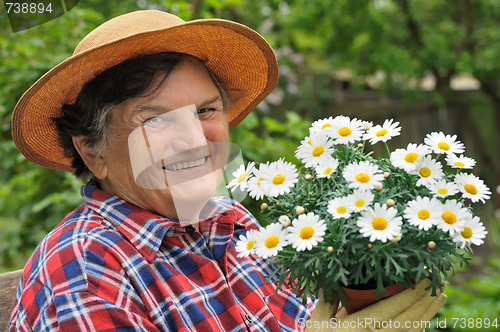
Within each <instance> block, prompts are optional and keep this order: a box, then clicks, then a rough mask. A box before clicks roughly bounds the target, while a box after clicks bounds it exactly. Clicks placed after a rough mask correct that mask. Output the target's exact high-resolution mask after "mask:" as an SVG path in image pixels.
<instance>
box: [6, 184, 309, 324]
mask: <svg viewBox="0 0 500 332" xmlns="http://www.w3.org/2000/svg"><path fill="white" fill-rule="evenodd" d="M82 196H83V198H84V200H85V202H84V204H82V205H81V206H80V207H78V208H77V209H76V210H75V211H73V212H72V213H71V214H69V215H68V216H67V217H66V218H65V219H64V220H63V221H62V222H61V224H59V226H57V227H56V228H55V229H54V230H53V231H52V232H51V233H50V234H49V235H47V237H46V238H45V239H44V240H43V241H42V242H41V243H40V245H39V246H38V248H37V249H36V250H35V252H34V253H33V255H32V257H31V258H30V260H29V261H28V263H27V265H26V267H25V269H24V275H23V279H22V280H21V284H20V286H19V290H18V294H17V300H16V303H15V305H14V311H13V313H12V317H11V321H10V331H11V332H13V331H110V332H111V331H203V332H208V331H242V330H243V331H245V330H249V331H295V330H303V326H304V325H303V324H299V322H302V323H303V322H304V321H305V320H307V319H309V317H310V311H312V304H311V302H308V306H303V305H301V300H300V299H297V298H296V297H295V296H294V294H293V293H291V292H290V290H289V289H286V288H282V289H280V290H278V292H277V293H275V287H276V286H275V284H268V283H266V282H265V278H264V276H265V275H268V274H269V273H270V272H271V271H272V268H271V267H270V266H269V265H268V264H267V263H266V262H265V261H263V260H261V259H259V258H257V257H255V256H251V257H247V258H237V257H236V256H237V253H236V251H235V244H236V241H237V240H238V238H239V236H240V235H241V234H244V233H245V230H249V229H252V228H254V229H256V228H258V224H257V222H256V221H255V219H254V217H253V216H252V215H251V214H250V213H249V212H248V211H247V210H246V209H245V208H244V207H243V206H242V205H240V204H239V203H237V202H235V201H233V200H230V199H228V198H218V199H216V200H213V201H211V204H210V205H209V207H210V208H209V213H208V216H209V217H208V218H206V219H205V220H203V221H202V222H200V232H197V231H196V229H195V228H194V227H192V226H187V227H180V225H179V223H177V222H175V221H172V220H170V219H166V218H163V217H160V216H158V215H155V214H152V213H150V212H147V211H145V210H142V209H140V208H138V207H136V206H133V205H131V204H129V203H127V202H125V201H123V200H122V199H120V198H118V197H116V196H111V195H109V194H107V193H105V192H103V191H101V190H99V189H97V188H96V187H95V186H92V185H88V186H84V187H82Z"/></svg>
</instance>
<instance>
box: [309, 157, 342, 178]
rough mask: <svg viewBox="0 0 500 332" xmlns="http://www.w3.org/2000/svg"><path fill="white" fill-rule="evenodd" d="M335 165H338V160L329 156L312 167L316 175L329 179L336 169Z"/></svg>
mask: <svg viewBox="0 0 500 332" xmlns="http://www.w3.org/2000/svg"><path fill="white" fill-rule="evenodd" d="M337 167H339V161H338V160H337V159H335V158H330V159H328V160H326V161H325V162H324V163H320V164H319V165H318V166H316V167H315V168H314V170H315V171H316V177H318V178H328V179H329V178H330V176H331V175H332V174H333V173H334V172H335V171H336V170H337Z"/></svg>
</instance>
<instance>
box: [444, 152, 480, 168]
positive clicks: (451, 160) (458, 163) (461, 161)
mask: <svg viewBox="0 0 500 332" xmlns="http://www.w3.org/2000/svg"><path fill="white" fill-rule="evenodd" d="M446 163H447V164H448V166H451V167H452V168H460V169H472V168H473V167H474V165H476V161H475V160H474V159H472V158H469V157H466V156H464V155H460V156H458V157H457V156H456V155H454V154H451V153H450V154H448V155H446Z"/></svg>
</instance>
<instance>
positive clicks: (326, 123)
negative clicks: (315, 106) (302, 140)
mask: <svg viewBox="0 0 500 332" xmlns="http://www.w3.org/2000/svg"><path fill="white" fill-rule="evenodd" d="M334 122H335V120H334V119H333V118H332V117H329V118H324V119H320V120H316V121H314V122H313V123H312V124H311V127H310V128H309V132H310V133H311V134H316V133H318V132H320V131H322V130H323V129H326V128H330V127H332V125H333V123H334Z"/></svg>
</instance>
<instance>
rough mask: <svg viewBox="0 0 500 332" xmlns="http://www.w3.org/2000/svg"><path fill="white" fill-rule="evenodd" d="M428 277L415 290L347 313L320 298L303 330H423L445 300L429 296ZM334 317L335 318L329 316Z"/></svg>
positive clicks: (440, 296) (440, 295) (444, 298)
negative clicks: (349, 313)
mask: <svg viewBox="0 0 500 332" xmlns="http://www.w3.org/2000/svg"><path fill="white" fill-rule="evenodd" d="M430 285H431V281H430V280H429V279H424V280H422V281H420V282H419V283H417V285H416V286H415V289H406V290H404V291H402V292H401V293H399V294H396V295H393V296H391V297H388V298H386V299H383V300H381V301H378V302H376V303H374V304H372V305H370V306H368V307H366V308H364V309H361V310H360V311H358V312H355V313H353V314H351V315H348V316H347V314H346V312H345V309H341V310H338V308H332V306H331V305H330V304H328V303H326V302H325V301H324V300H323V298H321V299H320V300H319V301H318V303H317V305H316V308H315V309H314V311H313V314H312V316H311V319H310V320H308V321H307V322H305V325H306V327H307V328H306V330H307V332H320V331H342V332H365V331H380V332H389V331H408V332H417V331H423V330H424V329H425V327H426V326H427V327H430V325H429V323H427V325H425V324H426V322H430V320H431V319H432V317H434V315H436V313H437V312H438V311H439V309H440V308H441V307H442V306H443V304H444V301H445V300H446V295H445V294H442V293H441V292H439V290H438V292H437V294H438V296H430V294H431V290H430V289H429V290H427V291H426V290H425V289H426V288H427V287H429V286H430ZM332 317H335V318H332Z"/></svg>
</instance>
